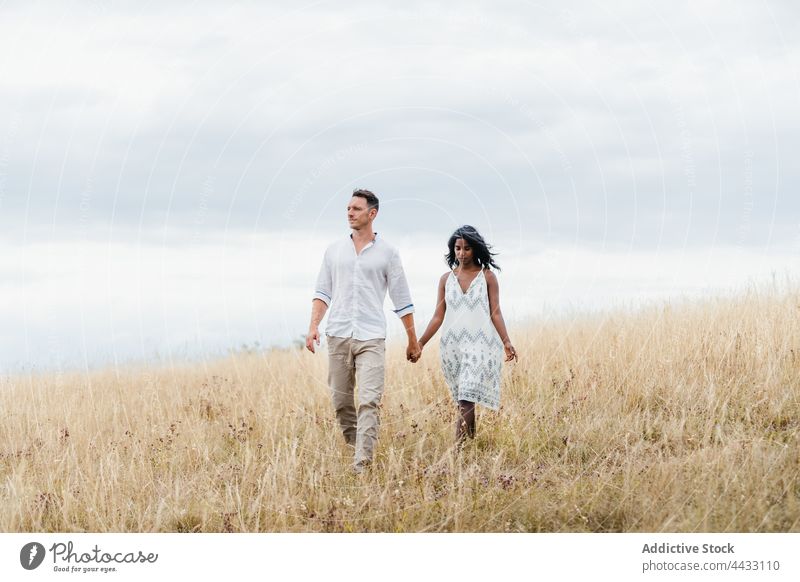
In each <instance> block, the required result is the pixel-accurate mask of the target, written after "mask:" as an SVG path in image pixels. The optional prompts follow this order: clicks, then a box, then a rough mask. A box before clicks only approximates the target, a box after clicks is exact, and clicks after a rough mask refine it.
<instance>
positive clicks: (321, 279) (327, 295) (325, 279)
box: [314, 251, 333, 307]
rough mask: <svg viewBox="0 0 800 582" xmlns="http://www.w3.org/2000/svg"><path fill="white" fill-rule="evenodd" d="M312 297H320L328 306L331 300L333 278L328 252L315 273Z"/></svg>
mask: <svg viewBox="0 0 800 582" xmlns="http://www.w3.org/2000/svg"><path fill="white" fill-rule="evenodd" d="M314 299H320V300H322V301H324V302H325V305H327V306H328V307H330V305H331V300H332V299H333V278H332V276H331V262H330V258H329V256H328V252H327V251H326V252H325V256H324V257H323V259H322V266H321V267H320V269H319V275H317V284H316V286H315V288H314Z"/></svg>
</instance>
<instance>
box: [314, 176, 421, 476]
mask: <svg viewBox="0 0 800 582" xmlns="http://www.w3.org/2000/svg"><path fill="white" fill-rule="evenodd" d="M378 207H379V201H378V197H377V196H375V194H373V193H372V192H370V191H369V190H356V191H354V192H353V197H352V198H350V202H349V203H348V205H347V220H348V222H349V223H350V228H351V229H352V231H353V232H352V233H351V234H350V236H349V237H347V238H344V239H342V240H339V241H337V242H334V243H333V244H332V245H331V246H329V247H328V249H327V250H326V251H325V258H324V259H323V262H322V268H321V269H320V271H319V277H318V278H317V287H316V291H315V293H314V299H313V300H312V308H311V325H310V326H309V328H308V335H307V336H306V348H308V350H309V351H310V352H312V353H314V352H315V350H314V346H315V344H316V345H319V324H320V322H321V321H322V318H323V317H325V312H326V311H327V310H328V308H329V307H330V310H331V313H330V315H329V316H328V325H327V328H326V330H325V331H326V333H325V335H326V336H327V338H328V385H329V386H330V389H331V399H332V401H333V408H334V410H335V411H336V418H337V419H338V420H339V425H340V426H341V428H342V433H343V434H344V438H345V441H347V444H348V445H351V446H352V447H354V448H355V463H354V470H355V471H356V472H357V473H361V472H362V471H363V470H364V469H365V467H366V466H368V465H369V464H370V463H371V462H372V457H373V453H374V449H375V442H376V440H377V438H378V425H379V418H378V405H379V404H380V401H381V396H382V394H383V383H384V355H385V345H384V344H385V338H386V319H385V318H384V315H383V301H384V299H385V297H386V291H387V289H388V291H389V297H390V298H391V300H392V303H393V304H394V312H395V313H396V314H397V315H398V316H399V317H400V319H401V320H402V322H403V325H404V326H405V329H406V334H407V335H408V347H407V348H406V358H407V359H408V360H409V361H411V362H416V361H417V360H418V359H419V357H420V354H421V352H422V349H421V348H420V346H419V343H418V342H417V335H416V332H415V331H414V315H413V314H414V304H413V303H412V302H411V293H410V292H409V290H408V282H407V281H406V276H405V273H404V272H403V265H402V263H401V262H400V255H399V253H398V252H397V249H395V248H394V247H392V246H391V245H390V244H389V243H387V242H386V241H385V240H383V238H381V237H379V236H378V233H376V232H374V231H373V230H372V223H373V221H374V220H375V217H376V216H377V214H378ZM356 380H357V381H358V410H357V411H356V407H355V400H354V396H353V392H354V388H355V382H356Z"/></svg>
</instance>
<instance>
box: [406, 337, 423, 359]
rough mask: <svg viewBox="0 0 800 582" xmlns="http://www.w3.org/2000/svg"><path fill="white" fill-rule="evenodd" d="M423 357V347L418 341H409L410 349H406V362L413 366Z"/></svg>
mask: <svg viewBox="0 0 800 582" xmlns="http://www.w3.org/2000/svg"><path fill="white" fill-rule="evenodd" d="M421 357H422V346H421V345H420V343H419V342H418V341H416V340H414V341H409V342H408V347H407V348H406V360H408V361H409V362H411V363H412V364H416V363H417V361H418V360H419V359H420V358H421Z"/></svg>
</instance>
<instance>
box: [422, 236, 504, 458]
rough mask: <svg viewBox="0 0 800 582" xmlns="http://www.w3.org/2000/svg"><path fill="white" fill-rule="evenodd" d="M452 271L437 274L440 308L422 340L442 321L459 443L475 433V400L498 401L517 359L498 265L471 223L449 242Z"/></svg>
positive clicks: (446, 372) (489, 404) (487, 403)
mask: <svg viewBox="0 0 800 582" xmlns="http://www.w3.org/2000/svg"><path fill="white" fill-rule="evenodd" d="M447 247H448V250H449V252H448V253H447V254H446V255H445V260H446V261H447V264H448V265H449V266H450V269H451V270H450V271H448V272H447V273H445V274H444V275H442V277H441V279H439V293H438V298H437V301H436V311H435V312H434V314H433V317H432V318H431V321H430V323H429V324H428V327H427V329H426V330H425V333H424V334H422V337H421V338H420V340H419V343H420V346H421V347H422V348H423V349H424V347H425V344H427V343H428V342H429V341H430V339H431V338H432V337H433V336H434V335H435V334H436V332H437V331H438V330H439V327H440V326H441V325H442V324H443V323H444V330H443V331H442V339H441V342H440V352H441V361H442V372H443V373H444V377H445V380H446V381H447V385H448V386H449V387H450V392H451V393H452V394H453V399H454V400H455V401H456V402H457V403H458V419H457V421H456V444H458V445H461V444H462V443H463V442H464V440H465V437H470V438H474V437H475V404H482V405H483V406H487V407H488V408H491V409H492V410H497V409H498V408H499V407H500V369H501V364H502V355H503V351H505V361H506V362H510V361H511V360H516V359H517V352H516V350H515V349H514V346H513V345H512V344H511V340H510V339H509V338H508V332H507V331H506V324H505V321H504V320H503V314H502V313H501V311H500V287H499V284H498V282H497V277H496V276H495V274H494V273H493V272H492V269H496V270H498V271H499V270H500V267H498V266H497V264H496V263H495V262H494V259H493V258H492V257H493V255H494V254H495V253H492V252H491V251H490V250H489V249H490V246H489V245H487V244H486V242H485V241H484V240H483V237H482V236H481V235H480V233H478V231H477V230H475V229H474V228H473V227H471V226H469V225H465V226H462V227H461V228H459V229H457V230H456V231H455V232H454V233H453V235H452V236H451V237H450V240H449V241H448V242H447Z"/></svg>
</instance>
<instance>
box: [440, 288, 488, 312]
mask: <svg viewBox="0 0 800 582" xmlns="http://www.w3.org/2000/svg"><path fill="white" fill-rule="evenodd" d="M448 299H449V300H450V301H448V305H449V306H450V307H452V308H453V309H461V308H462V307H466V308H468V309H469V310H470V311H475V309H480V310H481V311H483V312H484V313H487V314H488V313H489V305H488V303H487V302H485V301H483V300H482V299H481V298H480V296H478V297H476V298H474V299H473V298H472V297H470V295H463V296H459V295H456V294H455V293H452V294H451V297H448Z"/></svg>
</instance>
